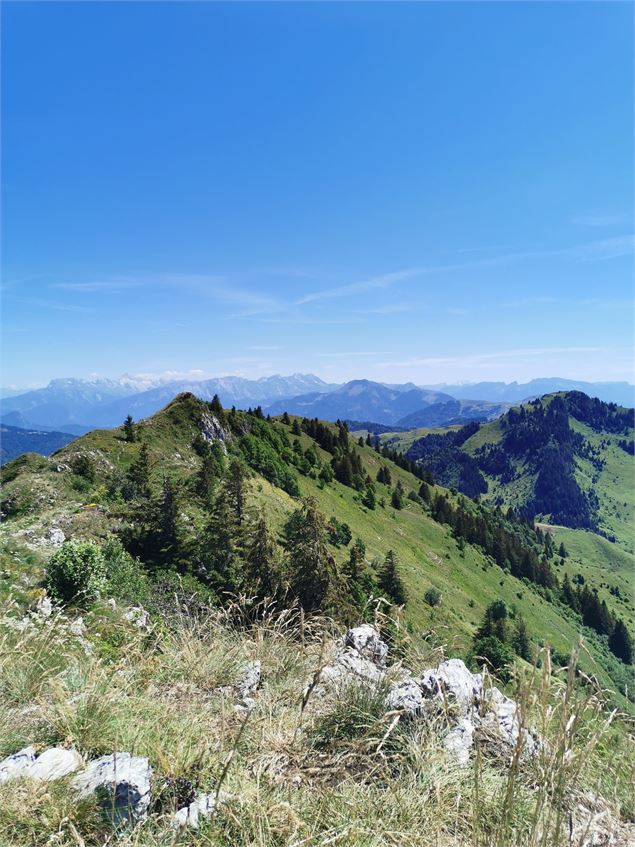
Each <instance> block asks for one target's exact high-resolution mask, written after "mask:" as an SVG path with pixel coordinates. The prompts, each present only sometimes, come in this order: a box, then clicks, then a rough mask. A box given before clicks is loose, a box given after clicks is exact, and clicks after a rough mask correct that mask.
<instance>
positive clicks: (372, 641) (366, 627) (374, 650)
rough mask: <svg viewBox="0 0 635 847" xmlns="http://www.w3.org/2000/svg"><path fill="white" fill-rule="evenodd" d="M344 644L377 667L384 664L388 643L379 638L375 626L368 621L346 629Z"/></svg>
mask: <svg viewBox="0 0 635 847" xmlns="http://www.w3.org/2000/svg"><path fill="white" fill-rule="evenodd" d="M344 646H345V647H350V648H351V650H354V651H355V652H356V653H358V654H359V655H360V656H361V657H362V658H363V659H368V660H370V661H371V662H373V664H375V665H378V666H379V667H384V665H385V664H386V658H387V656H388V645H387V644H386V642H385V641H382V640H381V638H380V637H379V633H378V632H377V630H376V629H375V627H373V626H371V625H370V624H368V623H365V624H362V625H361V626H356V627H353V628H352V629H349V630H347V632H346V635H345V636H344Z"/></svg>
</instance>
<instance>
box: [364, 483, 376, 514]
mask: <svg viewBox="0 0 635 847" xmlns="http://www.w3.org/2000/svg"><path fill="white" fill-rule="evenodd" d="M362 505H364V506H366V508H367V509H371V510H373V509H374V508H375V506H376V505H377V498H376V497H375V486H374V485H372V484H371V485H367V486H366V491H365V492H364V496H363V497H362Z"/></svg>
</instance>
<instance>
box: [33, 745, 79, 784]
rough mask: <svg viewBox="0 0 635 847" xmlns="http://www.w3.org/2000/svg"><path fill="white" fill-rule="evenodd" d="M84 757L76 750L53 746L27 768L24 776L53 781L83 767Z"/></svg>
mask: <svg viewBox="0 0 635 847" xmlns="http://www.w3.org/2000/svg"><path fill="white" fill-rule="evenodd" d="M82 764H83V762H82V757H81V756H80V755H79V753H78V752H77V751H76V750H65V749H64V748H63V747H52V748H51V749H50V750H45V751H44V753H42V754H41V755H40V756H38V757H37V759H36V760H35V761H34V762H32V763H31V764H30V765H29V766H28V767H27V769H26V771H25V773H24V776H27V777H29V779H41V780H43V781H44V782H51V781H52V780H54V779H61V778H62V777H63V776H68V774H70V773H75V771H78V770H79V769H80V768H81V767H82Z"/></svg>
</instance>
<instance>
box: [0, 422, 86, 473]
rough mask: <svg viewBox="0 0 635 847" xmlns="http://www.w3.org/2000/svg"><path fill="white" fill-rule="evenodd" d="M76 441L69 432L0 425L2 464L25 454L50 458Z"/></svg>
mask: <svg viewBox="0 0 635 847" xmlns="http://www.w3.org/2000/svg"><path fill="white" fill-rule="evenodd" d="M74 440H75V436H74V435H70V434H69V433H68V432H38V431H37V430H29V429H20V428H19V427H17V426H7V425H6V424H0V464H1V465H4V463H5V462H10V461H11V459H15V458H17V457H18V456H21V455H22V454H23V453H41V454H42V455H43V456H48V455H50V454H51V453H54V452H55V451H56V450H59V449H60V448H62V447H65V446H66V445H67V444H69V443H70V442H71V441H74Z"/></svg>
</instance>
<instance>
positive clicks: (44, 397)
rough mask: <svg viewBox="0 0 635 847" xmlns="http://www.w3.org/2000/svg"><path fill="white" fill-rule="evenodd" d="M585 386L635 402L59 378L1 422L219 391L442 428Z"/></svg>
mask: <svg viewBox="0 0 635 847" xmlns="http://www.w3.org/2000/svg"><path fill="white" fill-rule="evenodd" d="M565 390H566V391H568V390H577V391H583V392H584V393H585V394H588V395H590V396H593V397H599V398H600V399H602V400H604V401H606V402H616V403H619V404H621V405H627V406H632V405H634V404H635V387H634V386H632V385H629V384H628V383H626V382H606V383H588V382H575V381H573V380H566V379H558V378H553V379H536V380H532V381H531V382H527V383H516V382H512V383H503V382H481V383H476V384H474V385H443V386H423V387H422V386H417V385H415V384H414V383H411V382H410V383H405V384H403V385H386V384H384V383H379V382H373V381H371V380H365V379H358V380H352V381H351V382H347V383H345V384H344V385H338V384H331V383H327V382H325V381H324V380H322V379H320V378H319V377H317V376H315V375H314V374H300V373H296V374H292V375H290V376H279V375H274V376H268V377H262V378H261V379H256V380H250V379H245V378H243V377H237V376H227V377H217V378H213V379H206V380H151V379H143V378H137V377H131V376H123V377H121V378H120V379H114V380H112V379H94V380H90V379H73V378H67V379H54V380H52V381H51V382H50V383H49V384H48V385H47V386H46V387H45V388H39V389H36V390H33V391H27V392H25V393H23V394H19V395H17V396H11V397H4V398H2V399H1V400H0V421H1V422H2V423H3V424H6V425H7V426H13V427H19V428H21V429H27V430H37V431H39V432H46V431H51V430H53V431H57V432H60V431H61V432H68V433H70V434H72V435H82V434H83V433H85V432H87V431H89V430H91V429H96V428H104V427H112V426H117V425H118V424H120V423H121V421H122V420H123V419H124V418H125V417H126V415H128V414H130V415H132V416H133V418H134V419H135V420H139V419H141V418H145V417H149V416H150V415H153V414H154V413H155V412H156V411H157V410H159V409H160V408H162V407H163V406H165V405H166V404H167V403H169V402H170V400H172V399H173V398H174V397H175V396H176V395H177V394H179V393H182V392H191V393H192V394H195V395H196V396H197V397H199V398H200V399H203V400H210V399H211V398H212V397H213V396H214V394H218V396H219V397H220V400H221V402H222V403H223V405H224V406H226V407H231V406H236V407H237V408H239V409H246V408H248V407H250V406H251V407H254V406H262V407H263V409H264V410H265V411H266V412H269V413H270V414H272V415H275V414H280V413H282V412H284V411H287V412H289V413H293V414H298V415H303V416H307V417H318V418H321V419H325V420H337V419H338V418H340V419H342V420H353V421H365V422H373V423H375V424H379V425H384V426H395V427H401V428H406V429H407V428H415V427H434V426H443V425H446V424H449V423H465V422H467V421H470V420H479V421H488V420H492V419H495V418H497V417H498V416H499V415H501V414H503V413H504V412H505V411H506V410H507V409H508V408H509V406H510V404H513V403H519V402H521V401H522V400H526V399H528V398H532V397H536V396H542V395H544V394H547V393H552V392H554V391H565Z"/></svg>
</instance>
